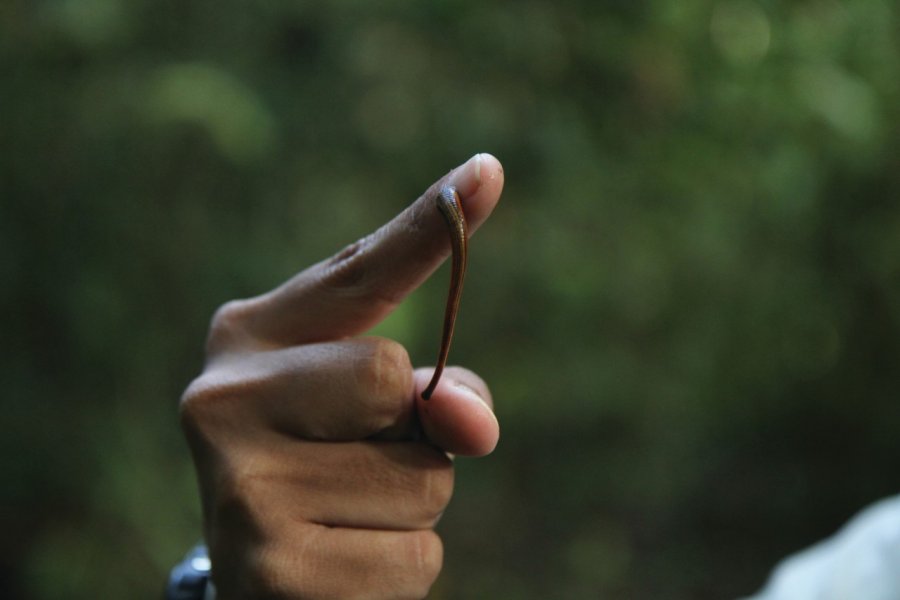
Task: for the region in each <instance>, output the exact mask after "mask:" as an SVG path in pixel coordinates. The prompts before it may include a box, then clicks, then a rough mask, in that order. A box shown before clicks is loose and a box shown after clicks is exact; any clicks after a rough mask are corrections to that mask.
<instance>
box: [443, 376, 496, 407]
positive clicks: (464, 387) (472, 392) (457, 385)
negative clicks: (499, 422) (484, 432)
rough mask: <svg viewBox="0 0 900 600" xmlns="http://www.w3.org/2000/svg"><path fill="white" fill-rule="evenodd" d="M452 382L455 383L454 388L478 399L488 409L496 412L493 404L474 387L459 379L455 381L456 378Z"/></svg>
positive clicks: (473, 398)
mask: <svg viewBox="0 0 900 600" xmlns="http://www.w3.org/2000/svg"><path fill="white" fill-rule="evenodd" d="M452 383H453V389H455V390H457V391H459V392H462V393H463V394H465V395H466V396H468V397H469V398H471V399H472V400H477V401H478V402H479V403H481V404H482V405H483V406H484V407H485V408H486V409H488V411H489V412H490V413H491V414H494V410H493V409H492V408H491V406H490V405H489V404H488V403H487V402H486V401H485V399H484V398H482V397H481V394H479V393H478V392H477V391H476V390H475V389H474V388H471V387H469V386H467V385H466V384H464V383H462V382H459V381H455V380H454V381H453V382H452Z"/></svg>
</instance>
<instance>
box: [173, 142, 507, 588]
mask: <svg viewBox="0 0 900 600" xmlns="http://www.w3.org/2000/svg"><path fill="white" fill-rule="evenodd" d="M444 185H455V186H456V187H457V189H458V190H459V193H460V196H461V198H462V199H463V209H464V211H465V213H466V217H467V219H468V221H469V226H470V233H471V232H474V231H475V230H477V229H478V227H479V226H480V225H481V224H482V223H483V222H484V221H485V219H487V217H488V216H489V215H490V213H491V211H492V210H493V208H494V206H495V205H496V203H497V201H498V200H499V198H500V193H501V191H502V188H503V170H502V167H501V166H500V163H499V162H498V161H497V160H496V159H495V158H494V157H493V156H490V155H487V154H479V155H476V156H475V157H473V158H472V159H470V160H469V161H468V162H466V163H465V164H464V165H462V166H460V167H458V168H457V169H454V170H453V171H451V172H450V173H448V174H447V175H446V176H445V177H443V178H442V179H441V180H439V181H438V182H436V183H435V184H434V185H433V186H432V187H431V188H429V190H428V191H426V192H425V194H423V195H422V197H420V198H419V199H418V200H417V201H416V202H414V203H413V204H412V205H411V206H409V207H408V208H407V209H406V210H404V211H403V212H402V213H400V215H398V216H397V217H396V218H394V219H393V220H392V221H390V222H389V223H387V224H386V225H384V226H383V227H381V228H380V229H378V230H377V231H375V232H374V233H372V234H371V235H369V236H367V237H365V238H363V239H361V240H359V241H357V242H355V243H353V244H351V245H349V246H347V247H346V248H345V249H344V250H342V251H341V252H339V253H338V254H336V255H335V256H333V257H332V258H329V259H327V260H324V261H322V262H320V263H318V264H316V265H313V266H312V267H310V268H308V269H306V270H304V271H302V272H301V273H299V274H298V275H296V276H294V277H293V278H292V279H290V280H288V281H287V282H285V283H284V284H282V285H281V286H279V287H278V288H276V289H274V290H272V291H271V292H268V293H266V294H263V295H261V296H258V297H255V298H250V299H247V300H238V301H232V302H229V303H227V304H225V305H223V306H222V307H221V308H220V309H219V310H218V311H217V312H216V315H215V316H214V317H213V320H212V324H211V326H210V333H209V337H208V340H207V348H206V353H207V362H206V366H205V368H204V371H203V373H202V374H201V375H200V376H199V377H197V378H196V379H195V380H194V381H193V382H192V383H191V384H190V386H189V387H188V389H187V390H186V391H185V393H184V396H183V397H182V402H181V420H182V425H183V428H184V431H185V434H186V436H187V439H188V442H189V444H190V446H191V451H192V454H193V457H194V463H195V466H196V470H197V476H198V481H199V484H200V492H201V498H202V503H203V512H204V528H205V537H206V541H207V544H208V545H209V549H210V555H211V558H212V564H213V579H214V581H215V583H216V586H217V591H218V594H219V597H220V598H224V599H227V598H422V597H424V596H426V595H427V593H428V590H429V589H430V587H431V585H432V583H433V582H434V580H435V578H436V577H437V575H438V573H439V571H440V569H441V563H442V558H443V550H442V545H441V541H440V539H439V538H438V536H437V535H436V534H435V533H434V531H433V528H434V526H435V524H436V522H437V520H438V519H439V517H440V516H441V514H442V513H443V511H444V510H445V508H446V506H447V503H448V502H449V500H450V496H451V494H452V490H453V465H452V461H451V459H450V457H449V456H448V454H459V455H467V456H482V455H485V454H488V453H490V452H491V451H492V450H493V448H494V446H495V445H496V443H497V440H498V437H499V426H498V423H497V420H496V418H495V417H494V414H493V411H492V408H491V407H492V400H491V395H490V392H489V391H488V388H487V386H486V384H485V383H484V382H483V381H482V380H481V379H480V378H479V377H478V376H477V375H475V374H474V373H472V372H470V371H468V370H465V369H462V368H458V367H450V368H448V369H447V370H446V371H445V373H444V376H443V378H442V379H441V382H440V384H439V385H438V387H437V389H436V391H435V393H434V395H433V396H432V398H431V399H430V400H428V401H423V400H422V399H421V398H420V394H421V391H422V389H424V387H425V386H426V384H427V383H428V380H429V378H430V377H431V374H432V372H433V369H431V368H427V369H417V370H413V367H412V365H411V364H410V360H409V356H408V355H407V353H406V350H405V349H404V348H403V347H402V346H401V345H400V344H398V343H396V342H394V341H391V340H388V339H384V338H375V337H360V336H364V334H365V332H366V331H367V330H368V329H370V328H371V327H373V326H374V325H376V324H377V323H378V322H380V321H381V320H382V319H384V318H385V317H386V316H387V315H388V314H390V312H391V311H392V310H393V309H394V308H396V307H397V306H398V304H399V303H400V302H401V301H402V300H403V299H404V298H405V297H406V296H407V295H408V294H409V293H410V292H412V291H413V290H414V289H415V288H416V287H418V286H419V285H420V284H421V283H422V282H423V281H424V280H425V279H427V278H428V276H429V275H430V274H431V273H432V272H433V271H434V270H435V269H436V268H437V266H438V265H439V264H440V263H441V261H443V260H444V259H445V258H446V257H447V255H448V254H449V252H450V243H449V238H448V235H447V230H446V224H445V223H444V221H443V218H442V217H441V215H440V214H439V213H438V211H437V210H435V208H434V205H433V202H432V200H433V196H434V195H435V194H436V193H437V191H438V190H439V189H440V188H441V187H442V186H444ZM436 327H437V323H436Z"/></svg>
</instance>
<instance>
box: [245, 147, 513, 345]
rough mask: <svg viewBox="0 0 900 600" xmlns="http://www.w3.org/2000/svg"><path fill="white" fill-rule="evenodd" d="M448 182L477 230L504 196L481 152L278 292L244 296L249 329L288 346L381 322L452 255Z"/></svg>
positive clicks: (495, 164)
mask: <svg viewBox="0 0 900 600" xmlns="http://www.w3.org/2000/svg"><path fill="white" fill-rule="evenodd" d="M446 185H453V186H455V187H456V188H457V191H458V193H459V195H460V198H461V201H462V206H463V211H464V212H465V215H466V219H467V221H468V224H469V232H470V234H471V233H473V232H474V231H475V230H476V229H478V227H479V226H480V225H481V224H482V223H483V222H484V221H485V220H486V219H487V218H488V216H489V215H490V214H491V211H492V210H493V209H494V207H495V206H496V204H497V201H498V200H499V199H500V193H501V191H502V190H503V167H502V166H501V165H500V162H499V161H498V160H497V159H496V158H494V157H493V156H491V155H490V154H476V155H475V156H473V157H472V158H471V159H469V160H468V161H467V162H466V163H464V164H463V165H461V166H460V167H457V168H456V169H454V170H453V171H451V172H450V173H448V174H447V175H445V176H444V177H442V178H441V179H440V180H438V181H437V182H435V183H434V184H433V185H432V186H431V187H430V188H429V189H428V191H426V192H425V193H424V194H423V195H422V196H420V197H419V199H418V200H416V201H415V202H413V203H412V204H411V205H410V206H409V207H407V208H406V209H405V210H404V211H403V212H401V213H400V214H399V215H397V216H396V217H395V218H394V219H393V220H392V221H390V222H388V223H387V224H385V225H384V226H382V227H381V228H379V229H378V230H377V231H375V232H374V233H372V234H370V235H368V236H366V237H364V238H362V239H360V240H359V241H357V242H355V243H353V244H350V245H349V246H347V247H346V248H344V249H343V250H342V251H340V252H339V253H337V254H336V255H335V256H333V257H331V258H329V259H326V260H324V261H322V262H320V263H318V264H316V265H313V266H312V267H310V268H308V269H306V270H305V271H302V272H301V273H299V274H298V275H295V276H294V277H293V278H291V279H290V280H288V281H287V282H285V283H284V284H282V285H281V286H279V287H278V288H276V289H274V290H272V291H271V292H268V293H266V294H263V295H262V296H258V297H256V298H251V299H249V300H244V301H241V302H239V303H238V304H237V306H236V308H237V310H236V312H237V313H238V314H237V319H238V321H239V322H240V323H241V325H242V327H241V329H242V330H243V332H244V333H245V334H246V335H249V336H250V337H251V338H253V339H256V340H257V341H259V342H262V343H265V344H266V345H278V346H288V345H296V344H306V343H312V342H319V341H324V340H332V339H339V338H343V337H347V336H352V335H357V334H359V333H362V332H364V331H366V330H368V329H370V328H372V327H373V326H375V325H376V324H378V322H379V321H381V320H382V319H384V318H385V317H386V316H387V315H388V314H390V312H391V311H392V310H394V308H396V307H397V305H398V304H399V303H400V302H401V301H402V300H403V299H404V298H405V297H406V296H407V295H408V294H409V293H410V292H412V291H413V290H414V289H416V288H417V287H418V286H419V285H420V284H421V283H422V282H423V281H424V280H425V279H427V278H428V276H429V275H430V274H431V273H432V272H433V271H434V270H435V269H436V268H437V267H438V266H439V265H440V263H441V262H442V261H443V260H444V259H445V258H446V257H447V255H448V254H449V253H450V239H449V236H448V233H447V226H446V223H445V221H444V219H443V218H442V217H441V215H440V213H439V211H438V210H437V209H436V208H435V205H434V198H435V196H436V195H437V194H438V193H439V191H440V189H441V188H442V187H444V186H446ZM232 308H235V307H232Z"/></svg>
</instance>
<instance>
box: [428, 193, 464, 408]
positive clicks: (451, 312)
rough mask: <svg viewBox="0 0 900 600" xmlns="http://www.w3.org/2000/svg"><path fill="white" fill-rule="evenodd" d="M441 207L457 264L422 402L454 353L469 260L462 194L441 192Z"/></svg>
mask: <svg viewBox="0 0 900 600" xmlns="http://www.w3.org/2000/svg"><path fill="white" fill-rule="evenodd" d="M436 202H437V207H438V209H439V210H440V211H441V214H442V215H443V216H444V219H445V220H446V221H447V228H448V231H449V233H450V245H451V247H452V250H453V264H452V265H451V269H450V291H449V293H448V294H447V308H446V310H445V311H444V332H443V335H442V336H441V350H440V353H439V354H438V360H437V366H436V367H435V369H434V375H433V376H432V378H431V382H430V383H429V384H428V387H426V388H425V391H424V392H422V399H424V400H428V399H429V398H431V394H433V393H434V388H436V387H437V384H438V381H439V380H440V378H441V373H443V372H444V366H446V364H447V355H448V354H449V353H450V341H451V340H452V339H453V326H454V325H455V324H456V313H457V312H458V311H459V299H460V298H461V297H462V287H463V279H464V278H465V276H466V262H467V260H468V252H469V249H468V245H469V231H468V227H467V226H466V215H465V214H464V213H463V210H462V204H461V203H460V200H459V194H458V193H457V192H456V188H455V187H450V186H448V187H444V188H441V191H440V193H439V194H438V195H437V198H436Z"/></svg>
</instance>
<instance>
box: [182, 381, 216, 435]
mask: <svg viewBox="0 0 900 600" xmlns="http://www.w3.org/2000/svg"><path fill="white" fill-rule="evenodd" d="M216 396H218V393H217V392H216V390H215V387H214V386H212V385H210V382H209V378H208V377H206V376H204V375H201V376H199V377H197V378H196V379H194V380H193V381H192V382H191V383H190V385H188V387H187V389H185V391H184V393H183V394H182V395H181V401H180V402H179V404H178V413H179V416H180V418H181V425H182V427H183V428H184V429H186V430H191V431H195V430H198V429H202V426H203V423H204V422H205V421H206V418H207V417H206V416H207V415H208V414H209V410H208V407H209V405H210V404H214V403H215V400H216Z"/></svg>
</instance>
